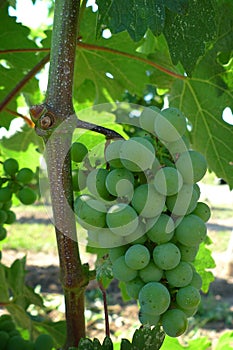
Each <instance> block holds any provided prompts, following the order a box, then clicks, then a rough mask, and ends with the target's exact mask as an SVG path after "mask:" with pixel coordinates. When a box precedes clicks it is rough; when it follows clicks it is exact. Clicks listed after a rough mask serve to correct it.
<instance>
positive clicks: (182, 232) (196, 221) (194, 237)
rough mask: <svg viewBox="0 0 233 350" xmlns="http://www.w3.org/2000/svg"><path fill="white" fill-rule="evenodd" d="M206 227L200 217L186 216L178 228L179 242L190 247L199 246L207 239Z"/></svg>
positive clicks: (177, 236)
mask: <svg viewBox="0 0 233 350" xmlns="http://www.w3.org/2000/svg"><path fill="white" fill-rule="evenodd" d="M206 231H207V230H206V225H205V223H204V221H203V220H201V219H200V218H199V217H198V216H196V215H193V214H190V215H187V216H185V217H184V218H183V219H182V221H181V222H180V223H179V225H178V226H177V228H176V231H175V236H176V238H177V240H178V241H179V242H180V243H181V244H183V245H186V246H188V247H193V246H197V245H198V244H200V243H201V242H203V241H204V239H205V238H206Z"/></svg>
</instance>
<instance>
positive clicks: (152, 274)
mask: <svg viewBox="0 0 233 350" xmlns="http://www.w3.org/2000/svg"><path fill="white" fill-rule="evenodd" d="M139 276H140V278H141V279H142V281H143V282H145V283H148V282H159V281H160V280H161V278H162V276H163V270H161V269H160V268H159V267H158V266H156V265H155V263H154V262H153V261H150V262H149V264H148V265H147V266H146V267H144V268H143V269H142V270H140V271H139Z"/></svg>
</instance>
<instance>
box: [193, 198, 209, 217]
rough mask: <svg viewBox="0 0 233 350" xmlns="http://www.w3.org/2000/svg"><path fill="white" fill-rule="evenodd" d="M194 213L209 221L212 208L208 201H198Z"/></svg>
mask: <svg viewBox="0 0 233 350" xmlns="http://www.w3.org/2000/svg"><path fill="white" fill-rule="evenodd" d="M192 214H194V215H197V216H199V218H201V219H202V220H203V221H204V222H207V221H208V220H209V218H210V215H211V213H210V208H209V207H208V205H207V204H206V203H203V202H198V203H197V206H196V208H195V209H194V211H193V212H192Z"/></svg>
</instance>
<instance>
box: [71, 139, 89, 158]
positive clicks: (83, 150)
mask: <svg viewBox="0 0 233 350" xmlns="http://www.w3.org/2000/svg"><path fill="white" fill-rule="evenodd" d="M70 151H71V159H72V161H73V162H76V163H81V162H82V161H83V159H84V158H85V156H86V155H87V153H88V149H87V147H86V146H85V145H84V144H83V143H81V142H74V143H73V144H72V146H71V149H70Z"/></svg>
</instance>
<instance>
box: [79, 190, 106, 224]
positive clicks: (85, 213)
mask: <svg viewBox="0 0 233 350" xmlns="http://www.w3.org/2000/svg"><path fill="white" fill-rule="evenodd" d="M74 211H75V214H76V215H77V218H78V222H79V223H80V224H81V225H82V226H83V227H84V228H86V229H99V228H101V227H105V226H106V207H105V205H104V204H103V203H102V202H101V201H98V200H96V199H93V198H92V197H90V196H86V195H81V196H79V197H77V198H76V199H75V201H74Z"/></svg>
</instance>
